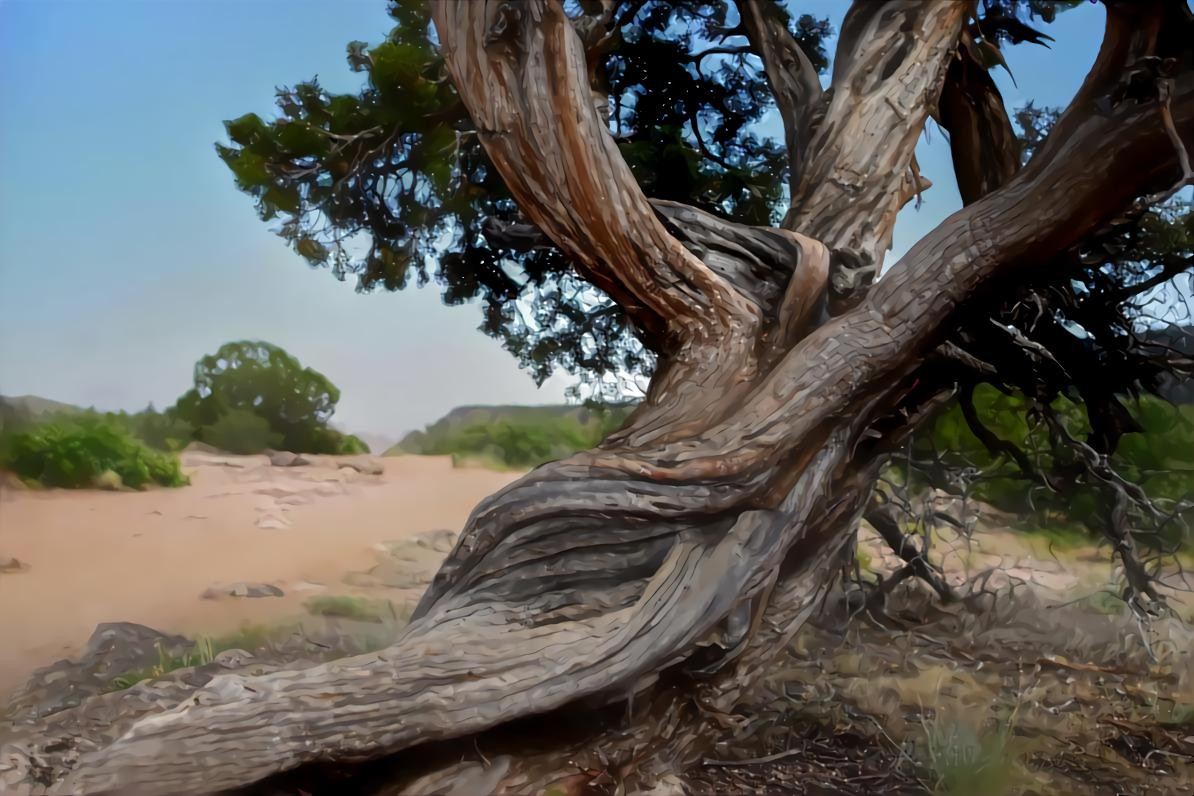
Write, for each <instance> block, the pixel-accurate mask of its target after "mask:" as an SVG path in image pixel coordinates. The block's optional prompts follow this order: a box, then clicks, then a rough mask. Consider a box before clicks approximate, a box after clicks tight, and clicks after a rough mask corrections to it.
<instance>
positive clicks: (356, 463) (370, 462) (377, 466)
mask: <svg viewBox="0 0 1194 796" xmlns="http://www.w3.org/2000/svg"><path fill="white" fill-rule="evenodd" d="M336 467H337V468H341V467H348V468H351V469H353V470H356V471H357V472H358V473H360V474H362V475H381V474H382V473H384V472H385V471H386V466H385V464H383V463H382V461H381V459H376V458H374V457H372V456H353V457H351V458H346V457H341V458H338V459H336Z"/></svg>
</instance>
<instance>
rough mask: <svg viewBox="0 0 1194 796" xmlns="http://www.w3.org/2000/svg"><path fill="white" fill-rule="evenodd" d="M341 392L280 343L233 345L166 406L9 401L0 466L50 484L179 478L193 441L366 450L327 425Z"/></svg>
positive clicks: (233, 446) (258, 448)
mask: <svg viewBox="0 0 1194 796" xmlns="http://www.w3.org/2000/svg"><path fill="white" fill-rule="evenodd" d="M339 399H340V391H339V390H338V389H336V386H335V385H333V384H332V383H331V382H330V381H329V380H328V379H327V377H325V376H324V375H323V374H321V373H319V372H317V371H314V370H312V369H310V368H304V367H303V366H302V365H301V364H300V363H299V361H298V360H297V359H295V358H294V357H293V356H291V355H290V354H288V353H286V352H285V351H284V350H282V349H281V348H279V347H277V346H275V345H271V344H269V343H264V342H260V341H255V342H247V341H242V342H234V343H226V344H225V345H223V346H221V347H220V348H219V350H218V351H216V352H215V353H214V354H211V355H209V356H206V357H203V358H202V359H201V360H199V362H197V363H196V364H195V386H194V387H193V388H192V389H190V390H188V391H187V392H186V393H185V394H183V395H182V396H181V397H180V398H179V399H178V401H177V402H176V403H175V404H174V405H173V406H170V407H169V408H167V409H166V410H164V411H158V410H156V409H155V408H154V407H153V405H152V404H151V405H150V406H148V407H147V408H146V409H144V410H142V411H140V412H134V413H129V412H97V411H95V410H94V409H82V408H79V407H72V406H70V405H67V404H61V403H57V402H52V401H50V402H41V403H36V404H35V403H31V402H30V400H29V399H26V400H24V401H23V402H21V401H7V402H5V403H4V412H3V414H2V415H0V420H2V421H3V422H2V424H0V468H3V469H6V470H10V471H11V472H13V473H15V474H16V475H17V476H18V477H20V478H22V479H24V480H26V481H28V482H30V483H33V484H40V485H43V486H50V487H74V488H78V487H103V488H119V487H121V486H126V487H132V488H137V489H139V488H142V487H145V486H148V485H150V484H157V485H160V486H182V485H184V484H185V483H186V478H185V477H184V476H183V474H182V472H181V471H180V469H179V465H178V459H177V457H176V456H175V455H174V454H175V453H176V452H177V451H179V450H181V449H182V448H184V447H185V446H186V445H188V444H190V443H191V442H202V443H205V444H207V445H210V446H212V447H214V448H217V449H220V450H224V451H228V452H229V453H240V454H249V453H261V452H262V451H264V450H268V449H274V450H288V451H294V452H296V453H333V454H354V453H368V452H369V448H368V446H366V445H365V444H364V443H363V442H362V441H361V440H360V439H358V438H356V437H355V436H352V435H351V434H343V433H341V432H339V431H337V430H336V429H334V428H332V427H331V426H329V424H328V421H329V419H330V418H331V416H332V413H333V412H335V408H336V402H337V401H339Z"/></svg>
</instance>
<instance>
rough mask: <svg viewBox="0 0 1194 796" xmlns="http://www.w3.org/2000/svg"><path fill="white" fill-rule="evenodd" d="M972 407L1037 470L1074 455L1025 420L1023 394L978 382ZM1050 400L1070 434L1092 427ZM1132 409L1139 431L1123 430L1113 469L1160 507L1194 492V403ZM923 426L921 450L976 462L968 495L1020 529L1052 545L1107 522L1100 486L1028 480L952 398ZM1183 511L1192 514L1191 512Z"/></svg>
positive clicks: (1076, 411) (959, 465)
mask: <svg viewBox="0 0 1194 796" xmlns="http://www.w3.org/2000/svg"><path fill="white" fill-rule="evenodd" d="M974 405H975V409H976V414H977V416H978V417H979V418H980V419H981V421H982V423H983V425H985V426H986V427H987V428H988V429H990V430H991V432H992V433H994V434H995V435H996V436H997V437H999V438H1000V439H1002V440H1005V441H1008V442H1012V443H1014V444H1015V445H1017V446H1019V447H1020V448H1022V449H1023V450H1024V452H1025V454H1026V455H1027V457H1028V458H1029V460H1030V461H1031V462H1032V464H1033V465H1034V466H1035V467H1036V468H1037V469H1038V470H1039V471H1041V472H1045V473H1051V472H1054V471H1058V470H1060V471H1065V469H1066V467H1067V465H1068V464H1070V463H1072V454H1071V453H1069V452H1068V451H1066V450H1056V449H1055V448H1054V447H1053V446H1052V445H1051V444H1050V443H1049V440H1048V435H1047V434H1046V432H1045V429H1044V428H1042V427H1041V426H1040V425H1034V424H1032V423H1031V422H1030V418H1033V417H1034V416H1035V413H1033V412H1032V411H1031V410H1030V405H1029V402H1028V401H1027V400H1026V399H1024V398H1023V397H1022V396H1018V395H1005V394H1004V393H1001V392H999V391H998V390H996V389H995V388H993V387H990V386H988V385H980V386H979V387H978V388H977V389H976V390H975V393H974ZM1052 406H1053V408H1054V409H1055V410H1056V411H1057V412H1058V414H1059V415H1060V416H1061V418H1062V421H1063V423H1064V424H1065V425H1066V427H1067V428H1068V430H1069V431H1070V433H1071V434H1073V435H1074V436H1075V437H1078V438H1083V437H1085V436H1086V435H1087V434H1088V433H1089V432H1090V424H1089V421H1088V419H1087V416H1086V412H1085V410H1084V408H1083V407H1082V406H1080V405H1078V404H1075V403H1073V402H1071V401H1070V400H1068V399H1066V398H1057V399H1056V400H1055V401H1054V402H1053V404H1052ZM1131 411H1132V415H1133V417H1134V419H1135V420H1136V421H1137V422H1138V423H1139V424H1140V426H1141V428H1142V429H1143V430H1142V431H1141V432H1138V433H1131V434H1126V435H1124V437H1123V438H1122V439H1121V440H1120V442H1119V445H1118V448H1117V450H1116V451H1115V453H1114V454H1112V456H1111V458H1110V463H1111V465H1112V467H1113V468H1114V469H1115V470H1116V471H1117V472H1118V473H1120V474H1121V475H1122V476H1123V477H1124V478H1126V479H1128V480H1130V481H1134V482H1136V483H1138V484H1140V485H1141V486H1143V487H1144V489H1145V491H1146V492H1147V493H1148V494H1149V496H1150V497H1151V498H1152V499H1153V500H1155V501H1157V502H1158V503H1159V504H1160V505H1161V507H1162V508H1164V509H1167V510H1168V509H1172V508H1173V507H1174V506H1175V505H1176V504H1177V503H1178V502H1179V501H1183V500H1189V499H1191V498H1194V404H1184V405H1178V406H1174V405H1173V404H1170V403H1168V402H1166V401H1164V400H1162V399H1160V398H1157V397H1155V396H1150V395H1144V396H1141V397H1140V398H1139V399H1137V400H1136V401H1134V402H1132V404H1131ZM926 432H927V433H924V434H922V435H921V437H920V438H919V439H918V440H917V441H916V442H915V443H914V451H915V452H916V454H917V455H918V456H926V457H931V456H935V455H938V456H940V457H941V459H942V462H943V463H944V465H945V466H946V467H947V468H948V469H950V470H953V471H958V470H961V469H963V468H967V467H976V468H978V469H979V470H981V471H982V473H983V476H982V477H981V478H979V479H977V480H976V481H975V483H974V485H973V488H972V490H971V495H972V496H973V497H975V498H977V499H979V500H982V501H984V502H987V503H990V504H991V505H993V506H995V507H996V508H999V509H1001V510H1003V511H1007V512H1011V513H1014V514H1016V515H1018V516H1019V517H1020V518H1021V521H1022V523H1023V525H1024V527H1025V529H1027V530H1032V531H1035V532H1038V533H1041V534H1043V535H1045V536H1047V537H1048V538H1049V539H1050V540H1051V541H1053V542H1054V543H1055V544H1056V545H1057V546H1059V547H1067V546H1073V545H1074V544H1076V543H1078V539H1077V538H1076V535H1075V525H1078V526H1080V527H1084V528H1086V529H1087V531H1088V532H1089V534H1092V535H1097V534H1099V533H1100V530H1101V528H1102V527H1103V526H1104V525H1105V523H1106V517H1107V516H1108V514H1109V513H1110V506H1109V504H1108V502H1107V498H1106V496H1105V495H1104V493H1103V491H1102V490H1101V489H1100V488H1099V486H1098V485H1097V484H1093V483H1089V482H1088V481H1086V480H1083V479H1082V478H1078V479H1076V480H1075V481H1074V482H1073V483H1072V484H1069V485H1068V486H1069V488H1067V489H1065V490H1062V491H1058V492H1053V491H1050V490H1048V489H1046V488H1044V487H1041V486H1038V485H1033V484H1032V483H1031V482H1030V481H1028V480H1026V479H1025V478H1024V477H1023V475H1022V474H1021V473H1020V471H1019V469H1018V468H1017V467H1016V465H1015V464H1014V463H1012V462H1011V461H1009V460H1008V459H1006V458H1003V457H998V456H993V455H991V453H990V452H988V451H987V450H986V448H985V447H984V446H983V445H982V443H981V442H980V441H979V439H978V437H977V436H975V434H974V433H973V432H972V431H971V429H970V427H969V425H968V424H967V422H966V420H965V418H964V416H963V413H962V411H961V409H960V407H959V406H957V405H956V404H954V405H951V406H950V407H948V408H947V409H946V410H945V411H943V412H942V413H941V414H940V415H939V416H938V417H937V418H936V420H935V422H934V423H933V424H932V425H931V426H930V427H928V428H927V429H926ZM1187 513H1188V515H1189V516H1190V519H1194V514H1189V512H1187ZM1178 533H1179V529H1178V526H1177V524H1176V523H1175V524H1172V525H1170V526H1169V529H1168V531H1167V532H1166V533H1163V534H1162V538H1161V539H1155V538H1149V537H1143V538H1142V541H1144V542H1145V543H1146V544H1147V543H1159V542H1165V543H1167V544H1170V545H1172V544H1173V543H1175V542H1177V543H1180V542H1181V541H1182V540H1180V539H1178V538H1177V534H1178Z"/></svg>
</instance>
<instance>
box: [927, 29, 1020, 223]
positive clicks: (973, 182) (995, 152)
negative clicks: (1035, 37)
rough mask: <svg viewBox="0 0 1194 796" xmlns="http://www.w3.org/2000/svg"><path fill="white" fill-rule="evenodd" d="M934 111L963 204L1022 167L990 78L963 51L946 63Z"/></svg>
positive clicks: (972, 200) (960, 50) (984, 70)
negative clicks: (945, 138)
mask: <svg viewBox="0 0 1194 796" xmlns="http://www.w3.org/2000/svg"><path fill="white" fill-rule="evenodd" d="M937 110H938V119H939V121H940V122H941V126H942V127H944V128H945V129H946V130H948V131H949V147H950V153H951V154H952V155H953V162H954V174H955V175H956V177H957V180H958V191H959V192H960V193H961V195H962V203H963V204H970V203H971V202H975V201H977V200H979V199H981V198H982V197H984V196H986V195H987V194H989V193H990V192H991V191H993V190H995V189H996V188H998V187H1000V186H1001V185H1003V184H1004V183H1006V182H1007V181H1008V180H1010V179H1011V178H1012V176H1013V175H1014V174H1015V173H1016V171H1017V170H1018V169H1019V166H1020V161H1019V144H1018V143H1017V141H1016V134H1015V132H1013V130H1012V123H1011V120H1010V119H1009V118H1008V116H1007V109H1006V108H1005V107H1004V105H1003V97H1002V96H1001V95H1000V93H999V88H998V87H997V86H996V85H995V81H994V80H992V79H991V73H990V72H989V71H988V70H987V69H986V68H985V67H984V66H983V65H982V64H979V63H975V61H974V59H973V58H972V57H971V56H970V54H969V52H968V51H967V50H966V48H965V47H958V48H957V50H955V52H954V56H953V58H951V59H950V62H949V70H948V71H947V72H946V75H945V85H944V86H943V87H942V89H941V97H940V99H939V100H938V105H937Z"/></svg>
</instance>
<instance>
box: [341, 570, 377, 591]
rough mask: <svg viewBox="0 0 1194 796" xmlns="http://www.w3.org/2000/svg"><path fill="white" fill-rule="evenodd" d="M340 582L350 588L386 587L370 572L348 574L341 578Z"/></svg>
mask: <svg viewBox="0 0 1194 796" xmlns="http://www.w3.org/2000/svg"><path fill="white" fill-rule="evenodd" d="M340 582H341V583H344V584H345V585H348V586H362V587H365V588H372V587H375V586H382V585H384V584H383V583H382V582H381V581H379V580H378V579H377V578H375V577H373V576H372V575H370V574H369V573H368V572H347V573H345V575H344V577H342V578H340Z"/></svg>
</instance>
